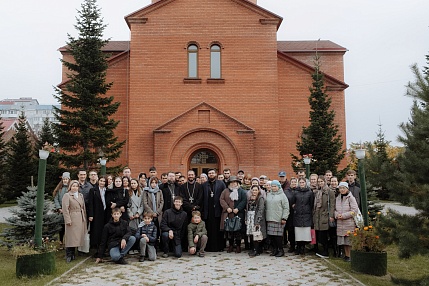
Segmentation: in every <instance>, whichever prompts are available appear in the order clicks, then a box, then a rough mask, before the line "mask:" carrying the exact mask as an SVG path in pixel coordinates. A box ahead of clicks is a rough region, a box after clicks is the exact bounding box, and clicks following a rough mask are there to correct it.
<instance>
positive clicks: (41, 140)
mask: <svg viewBox="0 0 429 286" xmlns="http://www.w3.org/2000/svg"><path fill="white" fill-rule="evenodd" d="M45 143H48V144H49V145H51V146H55V145H56V140H55V137H54V133H53V130H52V123H51V122H50V121H49V118H47V117H46V118H45V119H44V120H43V126H42V129H41V131H40V133H39V136H38V140H37V142H36V146H35V147H36V148H35V150H34V151H35V154H36V155H35V157H36V158H39V150H41V149H43V147H44V144H45ZM36 166H38V163H37V162H36ZM62 173H63V169H62V168H61V167H60V166H59V162H58V153H56V152H50V153H49V158H48V160H47V162H46V181H45V193H46V194H48V195H51V194H52V192H53V190H54V189H55V187H56V186H57V184H58V182H59V181H60V180H61V174H62Z"/></svg>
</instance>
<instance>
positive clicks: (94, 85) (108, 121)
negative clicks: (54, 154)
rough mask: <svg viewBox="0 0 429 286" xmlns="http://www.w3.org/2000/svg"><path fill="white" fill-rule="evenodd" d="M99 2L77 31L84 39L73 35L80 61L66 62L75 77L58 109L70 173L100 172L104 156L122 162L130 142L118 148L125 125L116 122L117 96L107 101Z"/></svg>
mask: <svg viewBox="0 0 429 286" xmlns="http://www.w3.org/2000/svg"><path fill="white" fill-rule="evenodd" d="M105 27H106V26H105V25H104V24H103V21H102V18H101V15H100V10H99V8H98V7H97V5H96V1H95V0H84V2H83V3H82V5H81V10H80V11H78V17H77V24H76V25H75V28H76V30H77V32H78V37H77V38H75V37H72V36H71V35H68V42H67V50H68V52H69V53H70V54H71V55H72V56H73V58H74V61H70V62H68V61H65V60H62V64H63V65H64V66H65V67H66V68H67V69H68V70H69V71H70V72H69V73H68V82H67V83H66V84H65V87H64V88H63V89H59V88H57V90H56V94H55V95H54V97H55V98H56V99H57V100H58V101H59V102H60V103H61V109H59V108H55V107H54V110H55V117H56V119H57V120H58V121H59V123H58V124H54V126H53V128H54V133H55V135H56V137H57V140H58V144H59V147H60V156H59V157H60V161H61V163H62V164H63V165H64V166H65V167H67V168H68V169H72V168H78V167H83V168H85V169H89V168H90V167H94V166H95V165H96V163H97V159H98V157H99V151H100V150H102V151H103V152H104V154H105V156H106V157H108V158H109V161H114V160H115V159H117V158H118V157H119V156H120V153H121V148H122V146H123V145H124V143H125V141H122V142H118V137H116V136H115V134H114V129H115V128H116V127H117V125H118V123H119V121H116V120H114V119H112V118H111V116H112V115H113V114H115V113H116V111H117V110H118V107H119V104H120V103H119V102H114V98H113V96H106V93H107V92H108V90H109V89H110V88H111V86H112V83H107V82H106V71H107V68H108V63H107V57H108V56H109V55H106V54H105V53H103V51H102V50H101V49H102V47H104V46H105V45H106V44H107V43H108V40H104V39H103V31H104V29H105Z"/></svg>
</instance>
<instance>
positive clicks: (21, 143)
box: [4, 111, 35, 200]
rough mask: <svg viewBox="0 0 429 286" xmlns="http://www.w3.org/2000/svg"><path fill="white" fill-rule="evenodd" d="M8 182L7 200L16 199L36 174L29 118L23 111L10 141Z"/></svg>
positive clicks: (25, 189)
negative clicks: (28, 124)
mask: <svg viewBox="0 0 429 286" xmlns="http://www.w3.org/2000/svg"><path fill="white" fill-rule="evenodd" d="M7 150H8V154H7V171H6V182H7V190H6V191H5V193H4V194H5V198H6V199H7V200H12V199H16V198H17V197H19V196H21V194H22V192H26V191H27V186H29V185H30V183H31V176H34V175H35V167H34V166H35V158H34V156H33V147H32V146H31V141H30V136H29V133H28V129H27V118H26V117H25V114H24V112H23V111H22V112H21V113H20V115H19V118H18V124H16V133H15V135H14V136H13V137H12V138H11V139H10V141H9V142H8V148H7Z"/></svg>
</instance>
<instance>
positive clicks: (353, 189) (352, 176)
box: [347, 170, 362, 212]
mask: <svg viewBox="0 0 429 286" xmlns="http://www.w3.org/2000/svg"><path fill="white" fill-rule="evenodd" d="M347 181H348V183H349V191H350V193H352V195H353V197H355V199H356V202H357V204H358V207H359V209H360V211H361V212H362V207H361V202H360V187H359V186H358V185H357V184H356V171H355V170H348V171H347Z"/></svg>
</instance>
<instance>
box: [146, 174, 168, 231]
mask: <svg viewBox="0 0 429 286" xmlns="http://www.w3.org/2000/svg"><path fill="white" fill-rule="evenodd" d="M158 181H159V180H158V178H157V177H151V178H150V179H149V184H148V186H147V187H146V188H144V189H143V209H144V210H145V211H146V212H152V213H153V214H154V215H153V219H152V221H153V223H154V224H155V226H156V229H157V236H158V238H159V236H160V229H159V224H160V222H161V219H162V208H163V207H164V197H163V195H162V191H160V189H159V186H158Z"/></svg>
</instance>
